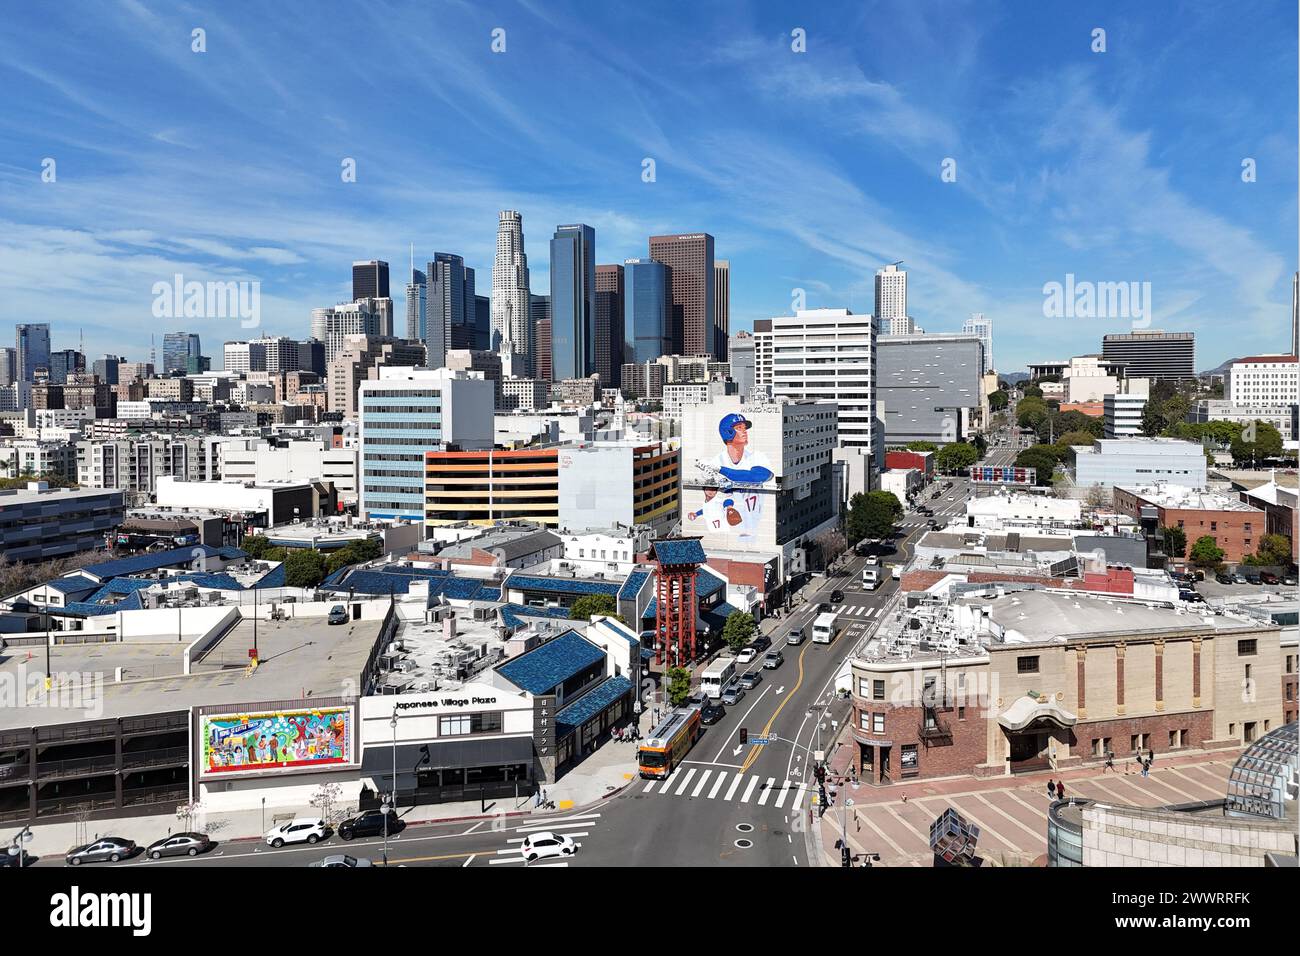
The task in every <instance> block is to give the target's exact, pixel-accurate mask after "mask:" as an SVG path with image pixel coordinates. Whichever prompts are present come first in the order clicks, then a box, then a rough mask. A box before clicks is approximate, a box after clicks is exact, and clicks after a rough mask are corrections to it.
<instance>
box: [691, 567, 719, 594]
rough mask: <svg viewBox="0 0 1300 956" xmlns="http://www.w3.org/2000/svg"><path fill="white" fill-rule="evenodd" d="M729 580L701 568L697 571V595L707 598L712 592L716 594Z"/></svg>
mask: <svg viewBox="0 0 1300 956" xmlns="http://www.w3.org/2000/svg"><path fill="white" fill-rule="evenodd" d="M726 586H727V582H726V581H725V580H723V579H722V578H720V577H718V576H717V575H714V574H710V573H709V572H708V571H705V570H704V569H703V568H701V569H700V570H699V571H696V572H695V596H696V597H698V598H706V597H708V596H709V595H711V594H716V593H717V592H718V591H719V590H720V589H722V588H725V587H726Z"/></svg>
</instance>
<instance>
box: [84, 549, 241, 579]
mask: <svg viewBox="0 0 1300 956" xmlns="http://www.w3.org/2000/svg"><path fill="white" fill-rule="evenodd" d="M219 555H220V552H219V551H218V550H217V549H216V548H211V547H208V546H207V545H206V544H197V545H194V546H193V547H188V548H172V549H171V550H170V551H156V552H153V553H150V554H136V555H132V556H131V557H129V558H119V559H117V560H115V561H105V562H103V563H102V564H91V565H88V566H87V567H84V568H82V571H84V572H85V573H87V574H92V575H94V576H95V577H97V578H99V579H100V580H101V581H103V580H105V579H107V578H116V577H121V576H123V575H127V574H139V573H141V572H143V571H157V570H158V569H160V568H169V567H172V566H174V565H178V564H189V563H190V562H191V561H193V560H194V559H195V558H198V557H200V556H202V557H205V558H215V557H218V556H219Z"/></svg>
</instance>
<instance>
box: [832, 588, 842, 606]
mask: <svg viewBox="0 0 1300 956" xmlns="http://www.w3.org/2000/svg"><path fill="white" fill-rule="evenodd" d="M831 603H832V604H843V603H844V592H843V591H832V592H831Z"/></svg>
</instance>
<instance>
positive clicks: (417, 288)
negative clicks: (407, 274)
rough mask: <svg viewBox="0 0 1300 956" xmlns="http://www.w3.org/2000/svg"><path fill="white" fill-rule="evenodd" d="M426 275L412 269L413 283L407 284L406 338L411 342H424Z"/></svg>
mask: <svg viewBox="0 0 1300 956" xmlns="http://www.w3.org/2000/svg"><path fill="white" fill-rule="evenodd" d="M428 287H429V286H428V279H427V278H426V276H425V273H423V272H421V271H420V270H419V269H416V268H414V267H412V269H411V281H410V282H408V283H406V338H407V340H408V341H411V342H423V341H424V319H425V310H426V308H427V306H426V304H425V297H426V295H427V293H428Z"/></svg>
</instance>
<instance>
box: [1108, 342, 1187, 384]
mask: <svg viewBox="0 0 1300 956" xmlns="http://www.w3.org/2000/svg"><path fill="white" fill-rule="evenodd" d="M1101 354H1102V357H1103V358H1105V359H1110V360H1113V361H1117V362H1123V363H1125V364H1124V374H1125V375H1127V376H1129V377H1130V378H1149V379H1152V380H1154V381H1160V380H1161V379H1168V380H1173V381H1177V380H1180V379H1188V378H1195V377H1196V335H1195V334H1194V333H1192V332H1163V331H1161V330H1159V329H1152V330H1150V331H1143V332H1125V333H1114V334H1111V335H1104V336H1102V339H1101Z"/></svg>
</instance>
